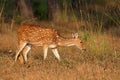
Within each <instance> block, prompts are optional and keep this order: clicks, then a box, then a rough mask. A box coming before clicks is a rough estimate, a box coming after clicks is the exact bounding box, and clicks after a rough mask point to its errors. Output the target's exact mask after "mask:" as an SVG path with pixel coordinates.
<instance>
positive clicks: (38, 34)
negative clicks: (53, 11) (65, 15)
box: [18, 26, 57, 44]
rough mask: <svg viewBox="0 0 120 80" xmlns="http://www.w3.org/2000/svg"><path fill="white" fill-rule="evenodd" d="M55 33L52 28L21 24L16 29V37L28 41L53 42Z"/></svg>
mask: <svg viewBox="0 0 120 80" xmlns="http://www.w3.org/2000/svg"><path fill="white" fill-rule="evenodd" d="M56 36H57V33H56V31H55V30H54V29H51V28H43V27H39V26H21V27H20V28H19V29H18V39H19V40H21V41H26V42H29V43H35V42H38V43H42V44H45V43H47V44H49V43H50V44H51V43H55V42H56V39H57V37H56Z"/></svg>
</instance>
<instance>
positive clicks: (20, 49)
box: [15, 41, 27, 61]
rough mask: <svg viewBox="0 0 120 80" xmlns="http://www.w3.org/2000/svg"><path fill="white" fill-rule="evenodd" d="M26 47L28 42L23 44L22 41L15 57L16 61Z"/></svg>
mask: <svg viewBox="0 0 120 80" xmlns="http://www.w3.org/2000/svg"><path fill="white" fill-rule="evenodd" d="M26 45H27V42H22V41H20V42H19V48H18V51H17V52H16V55H15V61H17V59H18V56H19V55H20V52H21V51H22V50H23V49H24V47H25V46H26Z"/></svg>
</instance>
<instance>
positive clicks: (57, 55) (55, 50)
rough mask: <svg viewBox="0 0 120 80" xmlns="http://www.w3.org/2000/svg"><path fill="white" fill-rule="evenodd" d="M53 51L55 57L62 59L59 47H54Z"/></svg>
mask: <svg viewBox="0 0 120 80" xmlns="http://www.w3.org/2000/svg"><path fill="white" fill-rule="evenodd" d="M52 52H53V53H54V55H55V57H56V58H57V59H58V60H59V61H60V55H59V53H58V50H57V48H54V49H52Z"/></svg>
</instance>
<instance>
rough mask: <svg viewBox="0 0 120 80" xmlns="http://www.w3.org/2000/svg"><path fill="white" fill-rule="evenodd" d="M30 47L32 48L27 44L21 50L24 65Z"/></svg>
mask: <svg viewBox="0 0 120 80" xmlns="http://www.w3.org/2000/svg"><path fill="white" fill-rule="evenodd" d="M31 47H32V45H31V44H27V45H26V46H25V48H24V49H23V57H24V61H25V63H27V54H28V52H29V51H30V49H31Z"/></svg>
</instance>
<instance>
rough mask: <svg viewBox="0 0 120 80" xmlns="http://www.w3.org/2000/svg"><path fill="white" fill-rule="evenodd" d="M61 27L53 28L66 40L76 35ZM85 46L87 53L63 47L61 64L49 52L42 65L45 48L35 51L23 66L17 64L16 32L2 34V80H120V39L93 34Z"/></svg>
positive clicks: (0, 52) (0, 68)
mask: <svg viewBox="0 0 120 80" xmlns="http://www.w3.org/2000/svg"><path fill="white" fill-rule="evenodd" d="M58 26H60V25H58ZM63 26H64V25H63ZM61 27H62V26H61ZM61 27H59V28H58V27H54V28H57V29H59V30H60V32H63V33H62V35H63V36H66V37H70V35H69V33H71V32H74V31H76V29H73V28H72V29H71V27H69V29H67V28H65V27H64V28H61ZM63 29H64V30H63ZM79 33H84V32H80V31H79ZM84 34H86V33H84ZM87 34H88V33H87ZM83 37H84V36H83ZM85 43H86V46H87V52H85V53H82V52H81V51H79V50H78V49H77V48H76V47H60V48H59V53H60V56H61V59H62V61H61V62H58V61H57V59H56V58H55V57H54V55H53V54H52V52H51V51H50V50H49V54H48V57H47V59H46V60H45V61H43V51H42V48H41V47H40V48H38V47H37V48H36V47H34V48H33V49H32V50H31V51H30V53H29V59H28V63H27V64H24V65H21V64H19V62H16V63H15V62H14V54H15V51H16V49H17V47H16V45H17V38H16V31H14V32H12V31H9V32H6V33H4V34H0V80H120V45H119V44H120V38H119V37H115V36H110V35H108V34H92V33H90V34H89V37H88V39H87V41H86V42H85Z"/></svg>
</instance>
